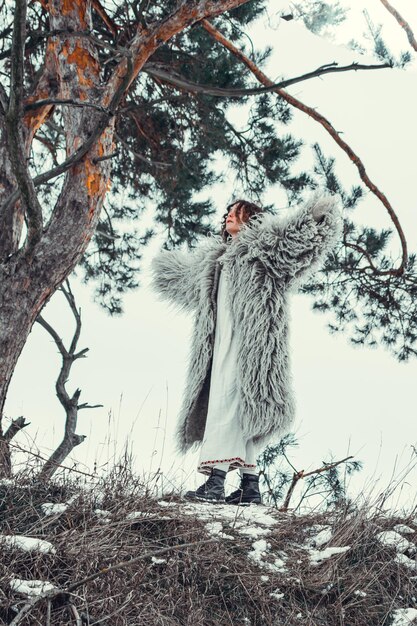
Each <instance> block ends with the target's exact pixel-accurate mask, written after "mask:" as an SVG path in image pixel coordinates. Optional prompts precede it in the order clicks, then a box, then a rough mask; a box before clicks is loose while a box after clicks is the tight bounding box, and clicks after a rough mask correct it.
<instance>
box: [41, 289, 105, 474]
mask: <svg viewBox="0 0 417 626" xmlns="http://www.w3.org/2000/svg"><path fill="white" fill-rule="evenodd" d="M60 289H61V291H62V293H63V294H64V296H65V299H66V300H67V302H68V305H69V307H70V309H71V312H72V314H73V316H74V319H75V331H74V335H73V338H72V341H71V345H70V347H69V349H68V350H67V349H66V348H65V346H64V343H63V341H62V339H61V338H60V337H59V335H58V333H57V332H56V330H55V329H54V328H53V327H52V326H51V325H50V324H49V323H48V322H46V321H45V320H44V319H43V317H41V316H40V315H39V316H38V318H37V321H38V322H39V324H41V326H43V328H45V330H47V331H48V333H49V334H50V335H51V337H52V338H53V339H54V341H55V343H56V345H57V346H58V349H59V351H60V353H61V355H62V367H61V370H60V373H59V376H58V379H57V381H56V385H55V389H56V393H57V396H58V398H59V401H60V402H61V404H62V406H63V408H64V410H65V414H66V419H65V433H64V438H63V440H62V442H61V443H60V445H59V446H58V447H57V449H56V450H55V451H54V452H53V453H52V455H51V456H50V457H49V459H48V460H47V461H46V463H45V465H44V466H43V468H42V470H41V471H40V473H39V479H40V480H47V479H49V478H50V477H51V476H52V474H53V473H54V472H55V471H56V470H57V468H58V467H60V465H61V463H62V461H63V460H64V459H65V458H66V457H67V456H68V454H70V452H71V451H72V450H73V448H74V447H75V446H78V445H79V444H80V443H82V442H83V441H84V439H85V436H84V435H77V434H76V432H75V430H76V428H77V421H78V411H79V410H80V409H85V408H91V409H93V408H98V407H101V406H102V405H101V404H96V405H89V404H87V403H84V404H79V403H78V400H79V398H80V395H81V389H76V390H75V392H74V393H73V395H72V397H70V396H69V394H68V392H67V390H66V387H65V385H66V383H67V381H68V378H69V375H70V371H71V367H72V364H73V363H74V361H76V360H77V359H79V358H81V357H83V356H85V353H86V352H87V350H88V348H84V349H83V350H80V351H79V352H76V349H77V344H78V340H79V338H80V333H81V313H80V310H79V309H78V308H77V305H76V302H75V298H74V294H73V293H72V290H71V286H70V283H69V281H68V280H66V283H65V286H64V285H61V288H60Z"/></svg>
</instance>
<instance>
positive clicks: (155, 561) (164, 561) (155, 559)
mask: <svg viewBox="0 0 417 626" xmlns="http://www.w3.org/2000/svg"><path fill="white" fill-rule="evenodd" d="M166 562H167V560H166V559H158V557H156V556H153V557H152V564H153V565H161V564H162V563H166Z"/></svg>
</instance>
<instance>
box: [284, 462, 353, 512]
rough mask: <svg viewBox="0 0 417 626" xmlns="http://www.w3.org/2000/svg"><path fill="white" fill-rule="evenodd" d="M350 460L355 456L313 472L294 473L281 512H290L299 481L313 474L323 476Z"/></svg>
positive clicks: (301, 471)
mask: <svg viewBox="0 0 417 626" xmlns="http://www.w3.org/2000/svg"><path fill="white" fill-rule="evenodd" d="M349 459H353V456H347V457H346V458H345V459H342V460H341V461H335V462H334V463H329V464H326V465H323V466H322V467H319V468H318V469H315V470H312V471H311V472H304V470H300V471H299V472H294V475H293V477H292V481H291V485H290V488H289V489H288V492H287V495H286V497H285V500H284V504H283V505H282V507H281V508H280V511H287V510H288V506H289V504H290V500H291V497H292V494H293V492H294V489H295V487H296V485H297V483H298V481H299V480H300V479H301V478H306V477H307V476H311V475H312V474H322V473H323V472H328V471H329V470H330V469H333V468H334V467H337V466H338V465H340V464H341V463H346V461H349Z"/></svg>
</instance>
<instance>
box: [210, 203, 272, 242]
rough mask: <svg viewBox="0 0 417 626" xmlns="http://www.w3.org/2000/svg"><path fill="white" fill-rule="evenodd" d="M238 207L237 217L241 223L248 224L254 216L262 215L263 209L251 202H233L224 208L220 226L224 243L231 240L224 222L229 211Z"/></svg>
mask: <svg viewBox="0 0 417 626" xmlns="http://www.w3.org/2000/svg"><path fill="white" fill-rule="evenodd" d="M235 204H237V205H238V207H237V217H238V218H239V220H240V221H241V222H249V220H250V219H251V218H252V217H253V216H254V215H258V214H259V213H262V211H263V209H262V208H261V207H260V206H258V205H257V204H254V203H253V202H249V201H248V200H234V201H233V202H232V203H231V204H229V205H228V206H227V207H226V213H225V214H224V215H223V217H222V221H221V225H220V235H221V238H222V239H223V241H224V242H225V243H227V242H228V241H230V240H231V239H232V236H231V235H229V233H228V232H227V230H226V220H227V216H228V214H229V211H230V209H231V208H232V207H233V206H235Z"/></svg>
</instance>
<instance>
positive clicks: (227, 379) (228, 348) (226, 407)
mask: <svg viewBox="0 0 417 626" xmlns="http://www.w3.org/2000/svg"><path fill="white" fill-rule="evenodd" d="M220 264H221V261H220ZM220 267H222V265H220ZM227 289H228V278H227V274H226V272H225V270H224V268H223V269H222V270H221V272H220V276H219V286H218V291H217V319H216V330H215V339H214V348H213V364H212V370H211V378H210V392H209V401H208V412H207V421H206V428H205V431H204V438H203V442H202V446H201V450H200V458H199V463H198V468H197V470H198V471H199V472H201V473H202V474H210V471H211V469H212V468H213V467H214V466H217V465H219V464H228V466H229V467H228V469H229V470H231V469H235V468H237V467H241V468H246V469H248V470H249V471H254V470H256V457H255V450H254V445H253V442H252V440H251V439H250V440H247V439H246V438H245V437H244V436H243V433H242V430H241V428H240V425H239V411H240V406H239V393H238V387H237V382H236V377H237V367H236V362H237V341H236V333H237V332H239V327H238V326H237V328H236V329H234V324H233V316H232V311H231V309H230V305H229V300H228V297H227ZM222 469H227V467H226V466H225V467H224V468H223V467H222Z"/></svg>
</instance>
